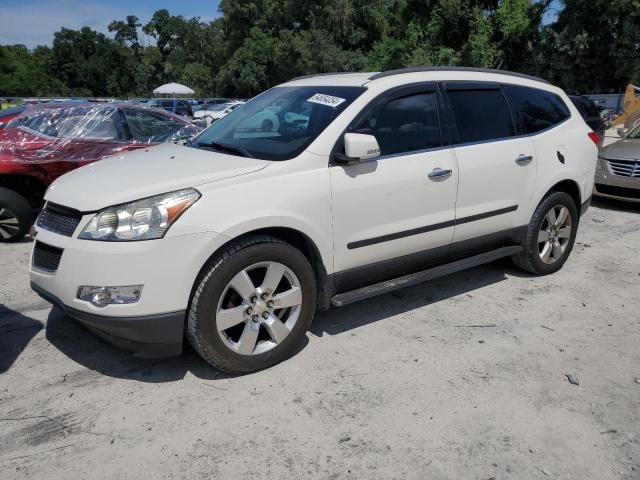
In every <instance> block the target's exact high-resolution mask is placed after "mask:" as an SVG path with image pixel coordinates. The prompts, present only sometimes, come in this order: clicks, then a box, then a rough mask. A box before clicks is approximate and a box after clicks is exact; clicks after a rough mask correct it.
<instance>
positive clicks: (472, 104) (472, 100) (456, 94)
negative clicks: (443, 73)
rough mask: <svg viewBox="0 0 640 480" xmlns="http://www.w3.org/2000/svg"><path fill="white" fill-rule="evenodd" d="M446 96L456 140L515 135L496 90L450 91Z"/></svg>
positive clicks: (495, 138)
mask: <svg viewBox="0 0 640 480" xmlns="http://www.w3.org/2000/svg"><path fill="white" fill-rule="evenodd" d="M447 95H448V97H449V101H450V102H451V108H452V109H453V115H454V117H455V120H456V126H457V128H458V138H459V141H460V143H469V142H482V141H488V140H497V139H500V138H507V137H512V136H514V135H515V129H514V126H513V120H512V119H511V113H510V112H509V106H508V105H507V101H506V100H505V98H504V95H502V92H501V91H500V90H498V89H495V90H493V89H490V90H453V91H448V92H447Z"/></svg>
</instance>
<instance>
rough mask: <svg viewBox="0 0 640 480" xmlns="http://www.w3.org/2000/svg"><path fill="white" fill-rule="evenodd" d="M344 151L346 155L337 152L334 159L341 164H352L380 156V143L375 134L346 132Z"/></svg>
mask: <svg viewBox="0 0 640 480" xmlns="http://www.w3.org/2000/svg"><path fill="white" fill-rule="evenodd" d="M344 152H345V154H344V155H343V154H335V155H334V160H335V161H336V163H339V164H343V165H351V164H354V163H360V162H363V161H365V160H369V159H370V158H374V157H377V156H379V155H380V145H378V140H376V137H374V136H373V135H365V134H363V133H345V135H344Z"/></svg>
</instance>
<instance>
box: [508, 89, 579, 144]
mask: <svg viewBox="0 0 640 480" xmlns="http://www.w3.org/2000/svg"><path fill="white" fill-rule="evenodd" d="M504 88H505V92H506V93H507V96H508V97H509V101H510V102H511V105H512V106H513V109H514V114H515V115H516V117H517V119H518V124H519V130H520V131H521V133H536V132H540V131H542V130H545V129H547V128H551V127H553V126H555V125H558V124H559V123H562V122H564V121H565V120H566V119H567V118H569V117H570V116H571V114H570V113H569V109H568V108H567V106H566V105H565V104H564V102H563V101H562V100H561V99H560V97H559V96H558V95H556V94H555V93H551V92H547V91H544V90H538V89H537V88H530V87H520V86H516V85H507V86H505V87H504Z"/></svg>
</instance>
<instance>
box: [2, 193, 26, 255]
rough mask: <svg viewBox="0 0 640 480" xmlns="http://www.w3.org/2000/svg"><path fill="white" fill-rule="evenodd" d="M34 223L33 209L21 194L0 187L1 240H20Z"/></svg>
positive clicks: (6, 241) (9, 241)
mask: <svg viewBox="0 0 640 480" xmlns="http://www.w3.org/2000/svg"><path fill="white" fill-rule="evenodd" d="M32 225H33V210H32V208H31V205H30V204H29V202H28V201H27V200H26V199H25V198H24V197H23V196H22V195H20V194H18V193H16V192H14V191H13V190H9V189H8V188H2V187H0V242H5V243H11V242H18V241H20V240H22V239H23V238H24V236H25V235H26V234H27V233H29V229H30V228H31V226H32Z"/></svg>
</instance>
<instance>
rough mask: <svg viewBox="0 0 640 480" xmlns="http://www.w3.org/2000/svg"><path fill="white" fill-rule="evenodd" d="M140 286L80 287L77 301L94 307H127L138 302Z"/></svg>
mask: <svg viewBox="0 0 640 480" xmlns="http://www.w3.org/2000/svg"><path fill="white" fill-rule="evenodd" d="M141 294H142V285H131V286H127V287H91V286H82V287H80V288H79V289H78V296H77V298H78V299H79V300H84V301H85V302H89V303H91V304H92V305H95V306H96V307H106V306H107V305H127V304H131V303H136V302H138V301H139V300H140V295H141Z"/></svg>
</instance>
